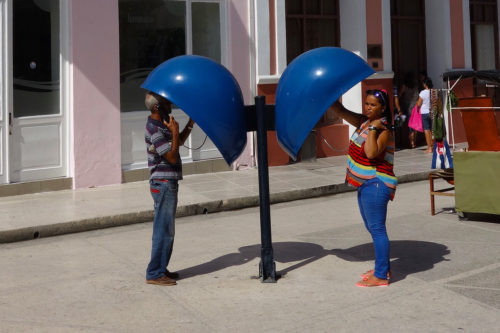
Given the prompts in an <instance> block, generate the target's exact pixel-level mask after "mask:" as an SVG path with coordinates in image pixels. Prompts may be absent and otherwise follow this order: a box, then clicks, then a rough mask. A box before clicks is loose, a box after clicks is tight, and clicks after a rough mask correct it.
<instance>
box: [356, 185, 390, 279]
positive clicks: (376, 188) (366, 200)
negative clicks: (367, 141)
mask: <svg viewBox="0 0 500 333" xmlns="http://www.w3.org/2000/svg"><path fill="white" fill-rule="evenodd" d="M390 199H391V193H390V190H389V188H388V187H387V186H386V185H385V184H384V183H383V182H382V181H381V180H380V179H378V178H373V179H370V180H368V181H366V182H365V183H364V184H363V185H361V186H360V187H359V188H358V204H359V210H360V212H361V217H362V218H363V221H364V222H365V227H366V229H367V230H368V232H369V233H370V235H371V236H372V239H373V246H374V248H375V272H374V275H375V276H376V277H378V278H379V279H387V272H388V271H389V270H390V263H389V248H390V246H389V237H387V230H386V228H385V220H386V217H387V204H388V203H389V200H390Z"/></svg>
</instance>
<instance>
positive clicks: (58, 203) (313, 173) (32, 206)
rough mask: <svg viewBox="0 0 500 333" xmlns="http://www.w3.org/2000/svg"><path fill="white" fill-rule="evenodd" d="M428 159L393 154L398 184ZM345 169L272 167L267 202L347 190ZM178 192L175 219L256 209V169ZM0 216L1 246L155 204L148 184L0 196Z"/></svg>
mask: <svg viewBox="0 0 500 333" xmlns="http://www.w3.org/2000/svg"><path fill="white" fill-rule="evenodd" d="M431 159H432V155H431V154H426V153H425V152H424V151H423V149H414V150H402V151H398V152H396V155H395V161H396V162H395V173H396V175H397V176H398V179H399V182H400V183H405V182H411V181H417V180H424V179H426V178H427V176H428V174H429V172H430V171H431V169H430V166H431ZM345 168H346V157H345V156H336V157H328V158H321V159H317V160H316V161H309V162H299V163H295V164H290V165H286V166H279V167H271V168H269V184H270V192H271V202H272V203H278V202H285V201H291V200H297V199H303V198H312V197H318V196H323V195H328V194H335V193H340V192H346V191H351V190H353V188H351V187H347V186H346V185H345V184H344V177H345ZM179 188H180V190H179V207H178V216H179V217H181V216H190V215H195V214H204V213H213V212H218V211H224V210H232V209H241V208H246V207H252V206H258V204H259V196H258V195H259V185H258V172H257V169H255V168H249V169H245V170H240V171H228V172H219V173H208V174H197V175H189V176H185V177H184V180H183V181H182V182H181V185H180V186H179ZM0 216H1V220H0V243H7V242H15V241H21V240H29V239H34V238H39V237H49V236H55V235H61V234H67V233H74V232H81V231H88V230H94V229H100V228H107V227H114V226H122V225H128V224H133V223H141V222H148V221H151V220H152V219H153V204H152V199H151V196H150V193H149V186H148V182H147V181H142V182H134V183H125V184H119V185H112V186H103V187H97V188H88V189H78V190H63V191H55V192H44V193H36V194H27V195H19V196H12V197H4V198H1V200H0Z"/></svg>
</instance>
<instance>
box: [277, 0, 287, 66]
mask: <svg viewBox="0 0 500 333" xmlns="http://www.w3.org/2000/svg"><path fill="white" fill-rule="evenodd" d="M275 13H276V19H275V22H276V74H278V75H280V74H282V73H283V72H284V71H285V69H286V66H287V59H286V8H285V0H276V9H275Z"/></svg>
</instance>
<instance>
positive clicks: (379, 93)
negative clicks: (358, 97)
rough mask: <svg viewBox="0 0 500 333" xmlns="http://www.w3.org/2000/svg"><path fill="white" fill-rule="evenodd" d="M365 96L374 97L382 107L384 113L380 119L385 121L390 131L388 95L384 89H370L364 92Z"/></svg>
mask: <svg viewBox="0 0 500 333" xmlns="http://www.w3.org/2000/svg"><path fill="white" fill-rule="evenodd" d="M366 95H371V96H374V97H375V98H376V99H377V100H378V101H379V103H380V104H381V105H382V106H384V107H385V108H384V111H383V112H382V117H384V118H385V119H386V120H387V124H388V126H387V127H388V128H390V129H392V113H391V108H390V106H389V95H388V94H387V91H386V90H385V89H382V90H379V89H371V90H367V91H366Z"/></svg>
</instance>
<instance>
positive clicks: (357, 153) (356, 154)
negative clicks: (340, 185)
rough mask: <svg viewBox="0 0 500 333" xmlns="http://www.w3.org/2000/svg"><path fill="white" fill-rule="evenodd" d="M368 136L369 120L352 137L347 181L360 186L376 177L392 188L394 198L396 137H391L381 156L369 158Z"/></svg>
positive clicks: (392, 197) (396, 181) (396, 180)
mask: <svg viewBox="0 0 500 333" xmlns="http://www.w3.org/2000/svg"><path fill="white" fill-rule="evenodd" d="M367 137H368V121H366V122H364V123H363V124H362V125H361V127H360V128H358V129H357V130H356V132H354V134H353V135H352V137H351V139H350V144H349V156H348V157H347V174H346V182H348V183H349V184H351V185H353V186H355V187H360V186H361V185H363V183H364V182H365V181H367V180H369V179H373V178H375V177H377V178H379V179H380V180H381V181H382V182H384V184H385V185H387V187H389V189H390V190H391V200H392V199H394V195H395V193H396V186H397V184H398V179H397V178H396V176H395V175H394V171H393V166H394V138H392V137H391V139H390V141H389V143H388V145H387V147H386V149H385V151H384V152H383V153H381V154H380V155H379V156H377V157H375V158H372V159H369V158H368V157H366V154H365V149H364V148H365V147H364V145H365V141H366V138H367Z"/></svg>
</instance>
